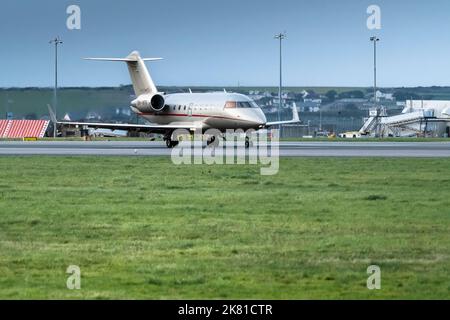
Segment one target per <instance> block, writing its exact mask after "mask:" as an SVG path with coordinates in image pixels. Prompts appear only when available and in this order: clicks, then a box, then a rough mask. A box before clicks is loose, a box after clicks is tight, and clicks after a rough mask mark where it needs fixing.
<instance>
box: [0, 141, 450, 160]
mask: <svg viewBox="0 0 450 320" xmlns="http://www.w3.org/2000/svg"><path fill="white" fill-rule="evenodd" d="M269 149H270V147H269ZM170 154H171V149H168V148H166V146H165V144H164V143H163V142H150V141H149V142H147V141H94V142H84V141H56V142H53V141H37V142H5V141H3V142H0V155H61V156H74V155H96V156H169V155H170ZM279 154H280V156H283V157H287V156H290V157H424V158H433V157H434V158H436V157H450V142H281V143H280V144H279Z"/></svg>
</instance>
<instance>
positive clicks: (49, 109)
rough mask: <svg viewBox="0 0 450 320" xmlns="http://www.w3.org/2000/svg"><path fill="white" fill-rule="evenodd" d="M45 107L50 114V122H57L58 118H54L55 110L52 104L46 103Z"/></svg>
mask: <svg viewBox="0 0 450 320" xmlns="http://www.w3.org/2000/svg"><path fill="white" fill-rule="evenodd" d="M47 107H48V113H49V115H50V119H51V120H52V122H53V123H54V124H56V123H58V120H57V119H56V115H55V112H54V111H53V109H52V106H51V105H49V104H47Z"/></svg>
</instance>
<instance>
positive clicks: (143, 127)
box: [47, 105, 202, 133]
mask: <svg viewBox="0 0 450 320" xmlns="http://www.w3.org/2000/svg"><path fill="white" fill-rule="evenodd" d="M47 106H48V111H49V113H50V118H51V119H52V122H53V123H56V124H60V125H63V126H64V125H65V126H82V127H88V128H93V129H110V130H136V131H140V132H147V133H165V132H166V131H167V130H171V129H173V130H175V129H187V130H193V131H194V130H197V129H201V127H202V125H201V123H197V124H196V123H182V122H179V123H173V124H163V125H158V124H129V123H104V122H75V121H57V119H56V115H55V113H54V112H53V110H52V108H51V106H50V105H47Z"/></svg>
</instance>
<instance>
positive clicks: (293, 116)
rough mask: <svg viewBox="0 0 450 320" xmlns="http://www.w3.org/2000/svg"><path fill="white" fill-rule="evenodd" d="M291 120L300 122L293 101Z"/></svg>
mask: <svg viewBox="0 0 450 320" xmlns="http://www.w3.org/2000/svg"><path fill="white" fill-rule="evenodd" d="M292 121H295V122H300V118H299V117H298V110H297V104H296V103H295V102H294V103H293V104H292Z"/></svg>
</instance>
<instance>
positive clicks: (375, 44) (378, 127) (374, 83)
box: [370, 36, 381, 136]
mask: <svg viewBox="0 0 450 320" xmlns="http://www.w3.org/2000/svg"><path fill="white" fill-rule="evenodd" d="M370 41H372V42H373V108H374V110H376V112H377V117H376V119H377V122H376V123H377V129H376V130H377V135H378V136H380V133H381V126H380V123H381V121H380V113H381V110H379V109H378V106H377V42H378V41H380V38H378V37H377V36H373V37H370Z"/></svg>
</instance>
